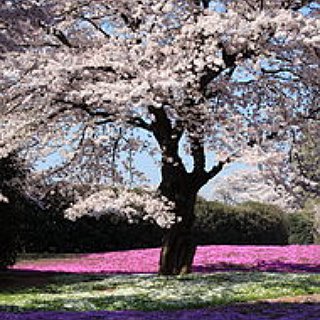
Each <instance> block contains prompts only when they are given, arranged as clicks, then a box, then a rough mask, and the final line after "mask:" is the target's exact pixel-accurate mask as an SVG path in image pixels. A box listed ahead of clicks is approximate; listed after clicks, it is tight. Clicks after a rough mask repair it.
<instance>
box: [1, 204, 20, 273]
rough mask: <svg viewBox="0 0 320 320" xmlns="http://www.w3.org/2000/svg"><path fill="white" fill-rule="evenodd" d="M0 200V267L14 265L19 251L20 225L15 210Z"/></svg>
mask: <svg viewBox="0 0 320 320" xmlns="http://www.w3.org/2000/svg"><path fill="white" fill-rule="evenodd" d="M12 209H13V208H12V206H10V205H9V204H7V203H4V202H0V226H1V230H0V269H5V268H6V267H8V266H10V265H13V264H14V262H15V259H16V256H17V252H18V225H17V221H16V218H17V217H16V214H15V211H14V210H12Z"/></svg>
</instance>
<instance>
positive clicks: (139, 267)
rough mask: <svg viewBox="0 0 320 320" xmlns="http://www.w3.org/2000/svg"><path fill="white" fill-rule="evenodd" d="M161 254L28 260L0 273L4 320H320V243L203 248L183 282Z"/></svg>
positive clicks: (152, 251)
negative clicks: (162, 268) (161, 267)
mask: <svg viewBox="0 0 320 320" xmlns="http://www.w3.org/2000/svg"><path fill="white" fill-rule="evenodd" d="M158 253H159V249H146V250H136V251H127V252H113V253H100V254H99V253H98V254H89V255H83V254H81V255H72V256H60V257H52V258H41V259H35V257H33V259H32V260H22V261H20V262H19V263H17V265H16V266H15V267H14V268H13V269H11V270H9V271H7V272H3V273H1V274H0V284H1V287H0V319H1V320H2V319H3V320H7V319H8V320H20V319H21V320H22V319H29V320H38V319H63V320H69V319H70V320H71V319H72V320H73V319H85V320H87V319H88V320H89V319H108V320H110V319H121V320H122V319H131V320H132V319H148V320H150V319H156V318H157V319H158V318H160V319H194V318H195V317H198V318H199V319H230V320H231V319H244V320H247V319H291V320H297V319H320V298H319V297H320V259H319V258H320V247H318V246H287V247H241V246H206V247H199V249H198V251H197V255H196V257H195V264H194V265H195V271H196V272H194V273H192V274H190V275H186V276H178V277H163V276H157V275H156V274H155V271H156V267H157V258H158ZM133 261H134V262H135V263H133ZM94 266H95V268H93V267H94ZM107 270H109V272H107ZM139 271H140V272H139ZM199 271H201V272H199ZM271 271H272V272H271Z"/></svg>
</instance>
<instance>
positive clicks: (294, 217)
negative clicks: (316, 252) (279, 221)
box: [288, 211, 314, 244]
mask: <svg viewBox="0 0 320 320" xmlns="http://www.w3.org/2000/svg"><path fill="white" fill-rule="evenodd" d="M288 222H289V243H290V244H311V243H313V242H314V238H313V220H312V218H311V217H310V216H309V215H308V214H307V213H305V212H302V211H299V212H294V213H291V214H289V215H288Z"/></svg>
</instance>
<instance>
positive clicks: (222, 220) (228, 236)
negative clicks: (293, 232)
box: [194, 200, 288, 245]
mask: <svg viewBox="0 0 320 320" xmlns="http://www.w3.org/2000/svg"><path fill="white" fill-rule="evenodd" d="M194 234H195V239H196V242H197V243H198V244H252V245H262V244H270V245H271V244H272V245H276V244H279V245H284V244H287V243H288V226H287V222H286V219H285V217H284V214H283V212H282V211H281V210H280V209H279V208H277V207H276V206H271V205H265V204H261V203H257V202H247V203H243V204H241V205H237V206H229V205H225V204H221V203H218V202H210V201H208V202H207V201H204V200H199V201H198V203H197V205H196V222H195V226H194Z"/></svg>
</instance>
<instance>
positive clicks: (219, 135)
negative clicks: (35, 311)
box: [0, 0, 319, 274]
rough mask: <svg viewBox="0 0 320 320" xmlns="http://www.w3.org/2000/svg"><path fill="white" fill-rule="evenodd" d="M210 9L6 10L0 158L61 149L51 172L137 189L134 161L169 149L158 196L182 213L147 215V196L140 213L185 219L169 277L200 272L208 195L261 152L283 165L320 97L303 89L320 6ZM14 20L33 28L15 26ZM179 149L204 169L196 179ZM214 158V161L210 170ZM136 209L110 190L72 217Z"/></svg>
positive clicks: (185, 4) (182, 4)
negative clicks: (232, 165)
mask: <svg viewBox="0 0 320 320" xmlns="http://www.w3.org/2000/svg"><path fill="white" fill-rule="evenodd" d="M258 3H259V5H258ZM209 4H210V1H191V0H184V1H182V0H161V1H152V0H142V1H133V0H132V1H127V0H126V1H124V0H119V1H117V2H116V3H115V2H114V1H111V0H105V1H100V2H96V1H83V0H78V1H72V2H71V1H67V2H66V1H62V0H61V1H60V0H55V1H54V0H53V1H50V2H45V5H43V3H42V2H39V3H38V2H34V1H26V2H25V1H24V2H20V1H6V2H4V3H2V7H1V9H2V11H1V19H2V21H3V24H4V25H5V27H4V33H3V36H4V37H7V39H10V37H8V35H10V34H13V35H15V36H14V43H13V44H7V45H5V46H3V48H2V51H3V55H2V59H1V61H0V67H1V69H2V70H3V72H2V75H1V79H0V83H1V89H2V92H3V93H2V95H1V100H2V104H1V115H2V116H1V136H0V148H1V149H0V154H6V153H8V150H9V149H10V148H12V145H16V144H17V145H20V146H21V147H24V150H25V152H26V154H27V155H28V157H29V159H32V160H33V161H35V160H37V159H38V158H39V157H45V156H47V155H48V154H50V153H52V152H55V151H56V150H57V149H60V150H61V151H62V152H63V153H64V156H65V161H64V163H63V164H61V163H60V166H59V168H52V169H51V170H47V171H46V172H43V175H45V176H48V175H52V176H55V177H56V178H60V179H64V178H67V179H69V180H70V181H79V180H80V181H81V180H82V179H83V177H86V176H87V175H88V176H90V175H91V173H92V172H95V174H94V175H93V178H94V180H93V181H92V183H107V182H111V181H112V183H114V182H115V178H117V180H118V181H119V183H121V184H125V183H126V182H127V180H128V179H126V175H125V173H126V171H127V169H128V165H127V161H126V159H127V158H128V154H130V156H133V155H135V154H136V153H138V152H141V151H142V150H145V149H148V150H149V151H150V152H151V154H154V152H155V151H157V152H158V153H160V156H161V160H160V163H161V183H160V186H159V188H158V189H159V192H160V194H161V195H162V197H164V198H165V199H167V200H169V201H170V202H171V203H172V204H173V206H174V209H172V210H171V213H173V214H174V217H173V218H172V216H171V215H170V214H168V215H167V216H165V215H164V213H165V212H166V210H167V211H170V208H171V206H170V205H169V206H166V205H164V206H162V207H160V206H157V205H155V202H152V203H153V205H152V206H151V207H148V206H147V200H148V199H150V195H149V194H146V195H145V196H144V198H143V197H142V199H144V200H142V201H141V202H139V204H141V205H143V206H145V207H148V208H149V209H150V210H149V211H148V212H149V213H150V215H151V216H152V214H151V212H152V211H154V212H155V216H156V217H159V216H161V215H162V217H165V218H164V219H158V220H159V221H160V220H162V222H165V223H164V224H165V225H167V222H171V223H172V222H173V226H172V227H171V228H170V230H169V232H168V234H167V236H166V237H165V239H164V244H163V249H162V252H161V259H160V270H159V272H160V273H161V274H179V273H185V272H189V271H190V270H191V264H192V260H193V255H194V252H195V246H194V244H193V242H192V238H191V235H190V232H191V227H192V224H193V221H194V218H195V217H194V205H195V200H196V195H197V192H198V190H199V189H200V188H201V187H202V186H203V185H204V184H206V183H207V182H208V181H209V180H210V179H212V178H213V177H214V176H216V175H217V174H218V173H219V172H220V171H221V170H222V169H223V167H224V166H225V165H226V164H227V163H229V162H230V161H232V159H233V158H234V157H236V156H238V155H240V154H244V153H247V154H248V155H249V154H250V153H249V151H250V150H249V151H248V149H251V148H252V147H255V148H256V152H255V153H254V154H252V156H251V158H254V159H256V160H257V159H259V160H261V159H263V158H264V157H265V156H266V154H268V152H269V151H270V150H273V152H274V153H273V156H274V157H280V156H282V153H283V147H284V146H285V145H287V144H288V139H289V138H290V137H291V136H290V135H289V132H291V131H292V129H293V128H300V127H302V126H304V122H301V120H302V119H303V116H305V115H307V114H309V112H310V103H309V99H311V98H312V97H314V95H311V94H310V95H309V92H310V90H311V89H312V88H311V87H309V86H308V85H306V83H304V82H303V81H300V79H301V76H300V75H301V74H302V73H303V74H308V75H310V77H311V75H312V74H313V73H314V72H315V61H316V59H317V53H318V51H317V50H318V44H319V43H318V41H319V34H318V30H319V26H318V24H319V21H318V20H317V19H316V18H314V17H312V13H313V10H312V8H313V7H312V6H313V4H312V2H309V1H286V2H280V3H279V2H278V1H221V3H220V8H219V9H215V7H214V6H213V7H210V6H209ZM304 5H308V8H305V9H306V10H305V12H298V10H299V8H301V7H302V6H304ZM306 12H307V13H306ZM31 13H32V14H31ZM13 14H16V15H17V16H18V17H19V19H17V20H16V21H15V23H17V25H18V26H20V25H21V26H24V28H22V27H21V28H19V27H16V26H15V25H14V24H13V23H12V21H13ZM20 20H21V21H20ZM26 26H27V27H28V28H26ZM25 30H26V32H25ZM16 34H18V35H17V36H16ZM306 53H308V54H306ZM304 57H309V58H308V60H306V59H305V58H304ZM119 128H121V136H120V137H119ZM275 133H277V134H275ZM115 137H116V141H117V142H116V143H115ZM286 143H287V144H286ZM155 145H156V149H155V148H154V146H155ZM181 149H184V150H185V152H186V153H188V154H189V155H190V157H191V159H192V162H193V167H192V168H191V169H190V170H187V168H186V166H185V163H184V160H183V158H182V155H181ZM208 150H214V152H215V164H214V165H212V166H211V167H210V168H208V165H209V164H210V163H207V162H206V154H208ZM209 154H210V153H209ZM210 162H212V161H210ZM58 169H59V170H58ZM121 197H122V198H121ZM164 198H162V199H164ZM121 199H123V200H122V201H121ZM129 200H130V196H129V195H128V193H127V192H126V191H125V190H124V192H122V193H120V194H119V193H117V192H114V191H108V192H107V191H101V190H100V191H99V192H98V194H93V195H91V196H89V197H88V198H87V199H85V200H82V201H80V202H79V203H78V204H76V205H75V206H74V207H73V208H72V209H70V211H68V214H69V215H70V216H71V217H77V216H80V215H81V214H98V215H99V212H100V213H101V210H100V209H99V208H98V205H100V206H102V207H103V208H104V209H106V206H108V205H109V207H110V208H111V209H110V210H109V211H108V210H107V211H108V212H115V211H117V210H115V208H118V209H121V210H120V211H122V212H125V213H126V214H128V215H129V216H132V213H133V216H134V215H135V213H136V212H138V210H136V211H134V212H132V211H130V210H127V209H126V208H127V207H128V206H127V204H128V201H129ZM106 201H108V202H107V203H106ZM129 202H130V201H129ZM157 203H159V202H157ZM159 209H161V211H162V214H161V213H160V212H159ZM118 211H119V210H118ZM104 212H106V210H104Z"/></svg>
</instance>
